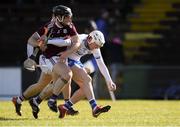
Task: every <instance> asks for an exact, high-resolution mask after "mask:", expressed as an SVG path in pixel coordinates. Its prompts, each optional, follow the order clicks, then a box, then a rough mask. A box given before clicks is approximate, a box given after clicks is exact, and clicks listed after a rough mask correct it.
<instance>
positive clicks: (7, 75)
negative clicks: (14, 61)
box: [0, 67, 21, 100]
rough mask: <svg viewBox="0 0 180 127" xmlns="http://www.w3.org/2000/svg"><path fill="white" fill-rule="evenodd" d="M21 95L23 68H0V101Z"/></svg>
mask: <svg viewBox="0 0 180 127" xmlns="http://www.w3.org/2000/svg"><path fill="white" fill-rule="evenodd" d="M20 93H21V68H18V67H17V68H15V67H11V68H0V99H1V100H2V99H4V98H10V97H12V96H15V95H19V94H20Z"/></svg>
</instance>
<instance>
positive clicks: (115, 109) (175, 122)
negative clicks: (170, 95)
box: [0, 100, 180, 127]
mask: <svg viewBox="0 0 180 127" xmlns="http://www.w3.org/2000/svg"><path fill="white" fill-rule="evenodd" d="M60 103H63V101H59V102H58V104H60ZM98 104H100V105H106V104H109V105H111V106H112V107H111V110H110V111H109V112H108V113H104V114H101V115H100V116H99V117H98V118H93V117H92V114H91V108H90V106H89V103H88V102H87V101H86V100H83V101H81V102H79V103H77V104H76V105H74V108H75V109H78V110H79V112H80V114H79V115H77V116H66V117H65V118H64V119H59V118H58V113H53V112H51V111H50V110H49V108H48V106H47V102H46V101H45V102H43V103H42V104H41V107H40V108H41V111H40V113H39V119H37V120H36V119H34V118H33V116H32V114H31V108H30V106H29V104H28V102H23V105H22V116H21V117H20V116H17V115H16V113H15V110H14V105H13V104H12V102H10V101H0V127H2V126H31V127H34V126H50V127H52V126H59V127H63V126H65V127H73V126H76V127H84V126H86V127H115V126H116V127H118V126H124V127H126V126H128V127H129V126H131V127H134V126H146V127H147V126H148V127H149V126H161V127H163V126H172V127H174V126H176V127H177V126H180V101H164V100H163V101H153V100H120V101H116V102H112V101H110V100H109V101H107V100H106V101H105V100H98Z"/></svg>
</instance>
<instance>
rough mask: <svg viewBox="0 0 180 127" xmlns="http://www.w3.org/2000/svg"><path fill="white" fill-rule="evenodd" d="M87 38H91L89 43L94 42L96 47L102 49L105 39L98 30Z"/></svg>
mask: <svg viewBox="0 0 180 127" xmlns="http://www.w3.org/2000/svg"><path fill="white" fill-rule="evenodd" d="M89 36H90V37H91V42H94V43H96V44H97V45H98V46H100V47H103V45H104V43H105V38H104V35H103V33H102V32H100V31H99V30H94V31H92V32H91V33H90V34H89Z"/></svg>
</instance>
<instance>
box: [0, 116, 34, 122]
mask: <svg viewBox="0 0 180 127" xmlns="http://www.w3.org/2000/svg"><path fill="white" fill-rule="evenodd" d="M8 120H31V118H7V117H0V121H8Z"/></svg>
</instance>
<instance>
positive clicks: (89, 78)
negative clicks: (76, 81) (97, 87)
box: [83, 75, 92, 84]
mask: <svg viewBox="0 0 180 127" xmlns="http://www.w3.org/2000/svg"><path fill="white" fill-rule="evenodd" d="M83 82H84V83H85V84H89V83H91V82H92V78H91V77H90V76H89V75H87V76H86V77H85V78H84V80H83Z"/></svg>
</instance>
